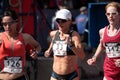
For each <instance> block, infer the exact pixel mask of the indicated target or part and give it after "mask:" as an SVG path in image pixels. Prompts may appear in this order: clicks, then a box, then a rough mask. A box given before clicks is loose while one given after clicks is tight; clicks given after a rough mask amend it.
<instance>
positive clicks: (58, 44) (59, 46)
mask: <svg viewBox="0 0 120 80" xmlns="http://www.w3.org/2000/svg"><path fill="white" fill-rule="evenodd" d="M53 52H54V55H57V56H65V55H67V43H66V42H65V41H55V43H54V44H53Z"/></svg>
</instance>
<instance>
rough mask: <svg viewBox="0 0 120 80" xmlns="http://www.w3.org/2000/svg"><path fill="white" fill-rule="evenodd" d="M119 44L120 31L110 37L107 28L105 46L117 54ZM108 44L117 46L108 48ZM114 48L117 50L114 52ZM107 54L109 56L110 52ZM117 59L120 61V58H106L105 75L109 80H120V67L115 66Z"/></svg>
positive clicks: (103, 41) (106, 28)
mask: <svg viewBox="0 0 120 80" xmlns="http://www.w3.org/2000/svg"><path fill="white" fill-rule="evenodd" d="M119 42H120V31H119V32H118V33H117V34H116V35H115V36H108V27H105V31H104V36H103V40H102V43H103V46H104V47H105V48H107V49H109V51H113V52H116V51H118V50H119V46H120V45H119ZM108 43H110V44H117V45H115V46H112V47H111V46H107V45H108ZM110 47H111V48H110ZM114 48H115V49H116V50H114ZM117 49H118V50H117ZM106 54H109V52H108V53H106ZM115 59H120V57H115V58H108V56H106V58H105V61H104V75H105V76H106V78H108V79H107V80H120V67H117V66H116V65H115ZM109 78H112V79H109ZM117 78H119V79H117Z"/></svg>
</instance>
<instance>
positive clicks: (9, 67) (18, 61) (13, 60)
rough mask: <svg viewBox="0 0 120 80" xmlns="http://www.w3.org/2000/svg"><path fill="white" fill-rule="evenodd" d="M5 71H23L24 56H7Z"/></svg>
mask: <svg viewBox="0 0 120 80" xmlns="http://www.w3.org/2000/svg"><path fill="white" fill-rule="evenodd" d="M3 71H4V72H9V73H21V72H22V58H21V57H5V59H4V69H3Z"/></svg>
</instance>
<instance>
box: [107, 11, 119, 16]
mask: <svg viewBox="0 0 120 80" xmlns="http://www.w3.org/2000/svg"><path fill="white" fill-rule="evenodd" d="M118 14H119V13H118V12H114V13H106V14H105V15H106V16H110V15H112V16H116V15H118Z"/></svg>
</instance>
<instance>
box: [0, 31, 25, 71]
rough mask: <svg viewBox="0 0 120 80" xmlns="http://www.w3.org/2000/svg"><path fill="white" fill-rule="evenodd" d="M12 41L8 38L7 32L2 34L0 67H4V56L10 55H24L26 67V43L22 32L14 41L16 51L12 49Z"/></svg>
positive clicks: (23, 59)
mask: <svg viewBox="0 0 120 80" xmlns="http://www.w3.org/2000/svg"><path fill="white" fill-rule="evenodd" d="M11 45H12V43H11V41H9V40H8V38H7V36H6V34H5V33H3V34H2V44H1V46H0V67H1V68H2V69H3V68H4V58H5V57H7V56H10V57H22V62H23V63H22V64H23V65H22V66H23V68H24V67H25V44H24V40H23V37H22V35H21V34H19V36H18V39H17V40H16V41H15V43H14V51H13V50H12V49H11V47H12V46H11Z"/></svg>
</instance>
